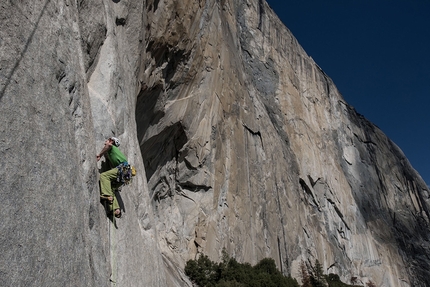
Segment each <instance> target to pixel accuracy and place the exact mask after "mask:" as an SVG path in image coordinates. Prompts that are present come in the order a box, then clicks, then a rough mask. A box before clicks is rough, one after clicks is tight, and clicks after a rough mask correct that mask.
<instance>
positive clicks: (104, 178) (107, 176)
mask: <svg viewBox="0 0 430 287" xmlns="http://www.w3.org/2000/svg"><path fill="white" fill-rule="evenodd" d="M117 174H118V169H117V168H113V169H111V170H108V171H105V172H103V173H102V174H100V196H101V197H102V198H108V197H111V198H112V199H113V202H114V203H115V192H114V191H113V190H112V186H111V181H113V180H116V177H117ZM116 204H117V205H118V202H117V203H116Z"/></svg>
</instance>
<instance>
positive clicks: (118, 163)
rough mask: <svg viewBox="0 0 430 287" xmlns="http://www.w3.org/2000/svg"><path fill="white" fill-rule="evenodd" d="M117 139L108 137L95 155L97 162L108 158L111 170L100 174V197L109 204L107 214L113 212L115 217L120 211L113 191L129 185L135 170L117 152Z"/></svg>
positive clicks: (122, 155) (121, 154)
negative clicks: (102, 158)
mask: <svg viewBox="0 0 430 287" xmlns="http://www.w3.org/2000/svg"><path fill="white" fill-rule="evenodd" d="M119 144H120V142H119V139H117V138H115V137H110V138H108V139H107V140H106V141H105V145H104V147H103V149H102V150H101V152H100V153H99V154H98V155H97V161H99V160H100V158H101V157H102V156H105V157H107V158H108V160H109V162H110V164H111V167H113V168H112V169H110V170H108V171H105V172H103V173H102V174H100V188H101V190H100V197H101V199H102V200H107V201H108V202H109V212H113V214H114V215H115V217H117V218H120V217H121V209H120V207H119V204H118V200H117V198H116V196H115V191H114V189H112V186H113V187H114V188H115V189H118V188H119V187H120V186H121V185H123V184H129V183H130V181H131V179H132V176H135V175H136V170H135V169H134V167H133V166H130V165H129V164H128V162H127V158H126V157H125V155H124V154H123V153H122V152H121V151H120V150H119V148H118V147H119Z"/></svg>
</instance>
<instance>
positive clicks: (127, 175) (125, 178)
mask: <svg viewBox="0 0 430 287" xmlns="http://www.w3.org/2000/svg"><path fill="white" fill-rule="evenodd" d="M116 168H117V169H118V175H117V177H116V181H117V182H118V183H120V184H125V185H127V184H129V183H130V182H131V180H132V166H131V165H129V164H128V162H123V163H121V164H120V165H118V166H117V167H116Z"/></svg>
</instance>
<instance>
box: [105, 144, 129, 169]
mask: <svg viewBox="0 0 430 287" xmlns="http://www.w3.org/2000/svg"><path fill="white" fill-rule="evenodd" d="M107 156H108V158H109V161H110V162H111V164H112V165H113V166H118V165H119V164H121V163H123V162H126V161H127V158H126V157H125V155H124V154H123V153H122V152H121V151H120V150H119V148H117V147H116V146H114V145H113V146H112V148H111V149H110V150H108V151H107Z"/></svg>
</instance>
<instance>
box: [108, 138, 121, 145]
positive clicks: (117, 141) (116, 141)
mask: <svg viewBox="0 0 430 287" xmlns="http://www.w3.org/2000/svg"><path fill="white" fill-rule="evenodd" d="M110 139H111V140H113V144H114V145H115V146H116V147H119V139H117V138H116V137H111V138H110Z"/></svg>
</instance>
